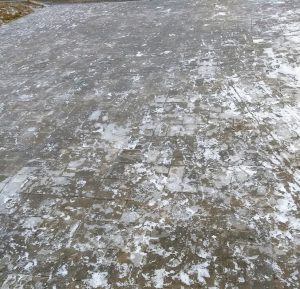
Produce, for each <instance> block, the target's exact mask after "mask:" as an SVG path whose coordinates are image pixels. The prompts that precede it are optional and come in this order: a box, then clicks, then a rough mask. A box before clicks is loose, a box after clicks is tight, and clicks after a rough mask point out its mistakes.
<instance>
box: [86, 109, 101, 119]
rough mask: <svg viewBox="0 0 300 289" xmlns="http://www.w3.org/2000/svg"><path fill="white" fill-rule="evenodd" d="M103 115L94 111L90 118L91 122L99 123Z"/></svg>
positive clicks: (98, 111)
mask: <svg viewBox="0 0 300 289" xmlns="http://www.w3.org/2000/svg"><path fill="white" fill-rule="evenodd" d="M100 115H101V111H100V110H96V111H94V112H93V113H92V114H91V115H90V116H89V121H97V120H98V119H99V117H100Z"/></svg>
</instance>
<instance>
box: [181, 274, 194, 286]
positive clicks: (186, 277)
mask: <svg viewBox="0 0 300 289" xmlns="http://www.w3.org/2000/svg"><path fill="white" fill-rule="evenodd" d="M179 278H180V281H181V282H182V283H183V284H185V285H190V284H191V281H190V277H189V275H188V274H186V273H185V272H183V271H181V272H180V274H179Z"/></svg>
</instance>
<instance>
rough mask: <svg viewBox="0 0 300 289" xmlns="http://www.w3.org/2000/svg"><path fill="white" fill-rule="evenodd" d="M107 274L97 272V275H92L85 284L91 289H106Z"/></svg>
mask: <svg viewBox="0 0 300 289" xmlns="http://www.w3.org/2000/svg"><path fill="white" fill-rule="evenodd" d="M107 275H108V274H107V272H98V273H93V274H92V276H91V278H90V279H89V280H87V282H86V283H87V284H88V285H89V286H91V287H92V288H99V287H101V288H107V287H108V283H107Z"/></svg>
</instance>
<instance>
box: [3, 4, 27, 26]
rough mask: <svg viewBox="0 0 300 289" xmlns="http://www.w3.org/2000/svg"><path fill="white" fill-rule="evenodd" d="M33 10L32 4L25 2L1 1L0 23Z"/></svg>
mask: <svg viewBox="0 0 300 289" xmlns="http://www.w3.org/2000/svg"><path fill="white" fill-rule="evenodd" d="M32 11H33V7H32V4H29V3H26V2H22V3H21V2H18V3H12V2H1V3H0V25H1V24H3V23H7V22H9V21H12V20H15V19H17V18H19V17H22V16H25V15H27V14H29V13H31V12H32Z"/></svg>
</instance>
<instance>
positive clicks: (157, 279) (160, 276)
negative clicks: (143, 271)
mask: <svg viewBox="0 0 300 289" xmlns="http://www.w3.org/2000/svg"><path fill="white" fill-rule="evenodd" d="M165 275H166V270H165V269H158V270H155V271H154V276H153V277H152V278H151V279H152V282H153V284H154V287H155V288H164V279H165Z"/></svg>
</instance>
